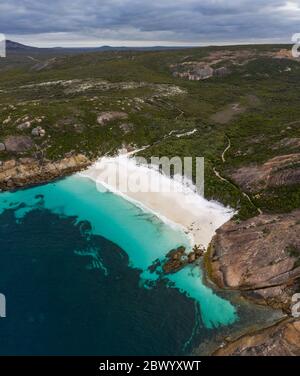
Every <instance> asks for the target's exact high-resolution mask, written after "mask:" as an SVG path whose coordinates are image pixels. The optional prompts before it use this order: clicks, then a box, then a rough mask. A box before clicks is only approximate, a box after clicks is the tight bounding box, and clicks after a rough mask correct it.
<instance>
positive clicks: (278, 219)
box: [206, 210, 300, 311]
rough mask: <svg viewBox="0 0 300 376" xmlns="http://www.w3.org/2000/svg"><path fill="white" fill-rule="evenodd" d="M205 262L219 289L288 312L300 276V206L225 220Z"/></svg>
mask: <svg viewBox="0 0 300 376" xmlns="http://www.w3.org/2000/svg"><path fill="white" fill-rule="evenodd" d="M206 265H207V269H208V271H209V274H210V277H211V279H212V280H213V281H214V282H215V283H216V284H217V285H218V286H220V287H221V288H227V289H236V290H242V291H243V294H244V295H245V296H246V297H248V298H250V299H252V300H255V301H256V302H258V303H264V304H269V305H271V306H273V307H276V308H283V309H285V310H286V311H289V308H290V305H291V297H292V295H293V294H294V293H296V292H298V291H297V289H298V284H297V282H299V278H300V210H296V211H294V212H292V213H290V214H281V215H260V216H258V217H255V218H252V219H249V220H247V221H244V222H242V223H240V224H237V223H235V222H234V221H233V220H232V221H230V222H228V223H226V224H225V225H223V226H222V227H221V228H220V229H219V230H218V231H217V233H216V235H215V237H214V238H213V240H212V243H211V246H210V249H209V252H208V254H207V255H206Z"/></svg>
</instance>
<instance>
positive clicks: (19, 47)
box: [6, 40, 191, 54]
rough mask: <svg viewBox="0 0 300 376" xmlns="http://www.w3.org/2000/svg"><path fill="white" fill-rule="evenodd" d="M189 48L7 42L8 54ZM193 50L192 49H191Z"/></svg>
mask: <svg viewBox="0 0 300 376" xmlns="http://www.w3.org/2000/svg"><path fill="white" fill-rule="evenodd" d="M182 48H189V47H169V46H153V47H125V46H123V47H112V46H100V47H52V48H40V47H33V46H27V45H25V44H21V43H18V42H14V41H11V40H6V50H7V52H8V53H10V52H11V53H29V52H32V53H34V52H35V53H37V52H39V53H43V52H47V53H49V52H52V53H53V52H55V53H60V54H61V53H68V52H69V53H70V52H71V53H76V52H77V53H80V52H92V51H163V50H172V49H173V50H178V49H182ZM190 48H191V47H190Z"/></svg>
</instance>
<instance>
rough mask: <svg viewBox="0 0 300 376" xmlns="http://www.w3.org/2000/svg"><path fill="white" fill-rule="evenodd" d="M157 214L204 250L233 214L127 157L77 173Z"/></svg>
mask: <svg viewBox="0 0 300 376" xmlns="http://www.w3.org/2000/svg"><path fill="white" fill-rule="evenodd" d="M80 175H81V176H84V177H88V178H90V179H92V180H93V181H95V182H96V184H97V186H98V189H99V190H101V189H103V186H105V187H107V189H108V190H111V191H113V192H115V193H116V194H120V195H122V196H123V197H124V198H126V199H129V200H130V201H132V202H135V203H136V204H137V205H139V206H141V207H142V208H144V209H145V210H150V211H151V212H154V213H155V214H157V215H158V216H159V217H160V218H161V219H162V220H163V221H165V222H169V223H171V224H172V223H173V224H176V225H177V226H180V227H181V228H183V230H184V231H185V232H186V233H187V234H188V235H189V236H190V237H191V242H192V243H193V244H197V245H200V246H203V247H205V248H206V247H207V246H208V245H209V243H210V241H211V239H212V237H213V235H214V234H215V231H216V229H218V228H219V227H220V226H222V225H223V224H224V223H225V222H227V221H228V220H229V219H230V218H231V217H232V216H233V214H234V212H233V210H231V209H229V208H225V207H224V206H223V205H221V204H219V203H216V202H211V201H208V200H206V199H204V198H203V197H201V196H199V195H198V194H196V193H195V192H194V191H193V190H192V189H191V188H190V187H187V186H183V185H182V183H181V182H176V181H174V180H173V179H170V178H168V177H166V176H163V175H161V174H160V173H159V172H158V171H156V170H154V169H150V168H148V167H147V166H138V165H137V164H136V162H135V160H134V158H130V157H129V156H128V155H119V156H117V157H103V158H100V159H99V160H98V161H97V162H96V163H94V164H93V165H92V166H91V167H89V168H88V169H87V170H86V171H83V172H82V173H80Z"/></svg>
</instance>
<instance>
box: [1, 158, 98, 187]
mask: <svg viewBox="0 0 300 376" xmlns="http://www.w3.org/2000/svg"><path fill="white" fill-rule="evenodd" d="M90 163H91V161H90V160H89V159H88V158H87V157H85V156H84V155H82V154H78V155H74V156H70V157H68V158H64V159H62V160H59V161H57V162H50V161H48V162H44V163H42V164H41V163H39V162H38V161H37V160H35V159H33V158H21V159H19V160H18V161H16V160H14V159H12V160H10V161H6V162H4V163H3V164H2V165H1V166H0V189H2V190H8V189H14V188H18V187H24V186H27V185H31V184H40V183H45V182H48V181H51V180H53V179H56V178H58V177H61V176H65V175H67V174H71V173H73V172H76V171H79V170H81V169H83V168H85V167H87V166H88V165H90Z"/></svg>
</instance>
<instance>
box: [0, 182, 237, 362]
mask: <svg viewBox="0 0 300 376" xmlns="http://www.w3.org/2000/svg"><path fill="white" fill-rule="evenodd" d="M181 244H183V245H185V246H189V244H188V239H187V238H186V236H185V234H184V233H181V232H180V231H178V229H174V228H171V227H169V226H167V225H166V224H164V223H162V222H161V221H160V220H159V219H157V218H156V217H154V216H153V215H152V214H150V213H145V212H143V211H142V210H141V209H139V208H137V207H136V206H134V205H133V204H131V203H129V202H127V201H125V200H124V199H122V198H121V197H119V196H116V195H114V194H111V193H99V192H98V191H97V189H96V186H95V184H94V183H93V182H91V181H89V180H87V179H84V178H80V177H77V176H76V177H70V178H67V179H64V180H61V181H59V182H55V183H51V184H47V185H43V186H38V187H34V188H30V189H27V190H20V191H17V192H14V193H1V194H0V293H3V294H5V296H6V300H7V317H6V318H3V319H0V354H22V355H24V354H38V355H39V354H46V355H47V354H59V355H61V354H66V355H79V354H80V355H85V354H86V355H177V354H186V353H189V352H190V351H191V349H192V348H193V346H195V345H197V344H199V343H201V342H203V341H206V340H208V339H211V338H212V337H213V336H214V335H216V334H217V333H218V331H219V330H221V329H222V328H224V327H226V326H228V325H231V324H233V323H234V322H235V321H237V320H238V317H237V313H236V309H235V307H234V306H233V305H232V304H231V303H230V302H228V301H227V300H225V299H224V298H222V297H220V296H218V295H217V294H216V293H215V292H214V291H212V290H211V289H210V288H208V287H207V286H205V285H204V284H203V282H202V278H201V277H202V272H201V269H200V268H199V267H196V268H186V269H184V270H182V271H181V272H179V273H177V274H174V275H172V276H170V277H169V278H168V279H166V278H160V277H159V276H158V275H156V274H151V273H150V272H149V271H148V270H147V269H148V267H149V266H150V265H151V264H152V263H153V262H154V261H155V260H156V259H158V258H160V259H161V258H163V257H164V255H165V254H166V253H167V252H168V251H169V250H170V249H172V248H174V247H176V246H179V245H181Z"/></svg>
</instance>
